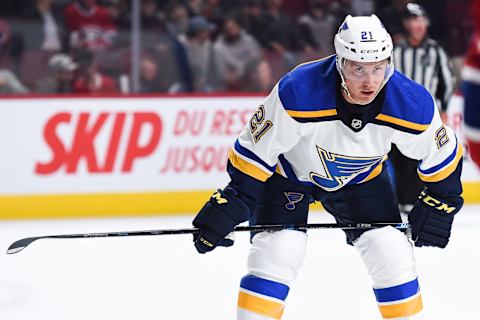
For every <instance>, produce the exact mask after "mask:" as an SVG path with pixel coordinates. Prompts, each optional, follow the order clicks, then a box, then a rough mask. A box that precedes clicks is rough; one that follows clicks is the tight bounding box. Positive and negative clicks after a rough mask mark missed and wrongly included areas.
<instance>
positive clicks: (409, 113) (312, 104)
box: [278, 55, 435, 134]
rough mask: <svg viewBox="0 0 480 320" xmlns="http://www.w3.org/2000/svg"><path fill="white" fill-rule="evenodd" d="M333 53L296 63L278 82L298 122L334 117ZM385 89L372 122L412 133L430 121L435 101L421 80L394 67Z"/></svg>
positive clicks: (334, 73) (336, 117) (416, 132)
mask: <svg viewBox="0 0 480 320" xmlns="http://www.w3.org/2000/svg"><path fill="white" fill-rule="evenodd" d="M335 59H336V56H335V55H333V56H330V57H327V58H325V59H321V60H317V61H313V62H308V63H304V64H301V65H299V66H298V67H296V68H295V69H293V70H292V71H290V72H289V73H287V74H286V75H285V76H284V77H283V78H282V79H281V80H280V82H279V86H278V95H279V98H280V100H281V101H282V104H283V107H284V108H285V110H286V111H287V113H288V114H289V115H290V116H292V118H294V119H295V120H297V121H299V122H318V121H326V120H337V119H338V116H337V108H336V94H335V92H336V90H337V77H338V72H337V69H336V66H335ZM384 90H386V97H385V102H384V104H383V106H382V110H381V112H380V114H379V115H377V117H376V118H375V121H374V123H376V124H379V125H386V126H389V127H392V128H395V129H398V130H401V131H406V132H410V133H414V134H418V133H422V132H423V131H425V130H426V129H427V128H428V126H429V125H430V123H431V121H432V118H433V114H434V108H435V105H434V102H433V99H432V97H431V95H430V94H429V93H428V91H427V90H426V89H425V88H424V87H422V86H421V85H420V84H418V83H416V82H414V81H412V80H410V79H408V78H407V77H405V76H404V75H403V74H401V73H400V72H398V71H395V72H394V74H393V75H392V77H391V78H390V80H389V81H388V83H387V85H386V86H385V88H384Z"/></svg>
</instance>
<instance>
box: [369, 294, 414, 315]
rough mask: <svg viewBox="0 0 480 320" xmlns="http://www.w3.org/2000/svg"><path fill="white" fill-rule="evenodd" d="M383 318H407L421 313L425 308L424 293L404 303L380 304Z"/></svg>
mask: <svg viewBox="0 0 480 320" xmlns="http://www.w3.org/2000/svg"><path fill="white" fill-rule="evenodd" d="M378 307H379V309H380V313H381V314H382V317H383V319H394V318H405V317H409V316H412V315H414V314H417V313H419V312H420V311H422V309H423V304H422V295H421V294H419V295H418V296H416V297H415V298H413V299H411V300H409V301H407V302H402V303H395V304H389V305H378Z"/></svg>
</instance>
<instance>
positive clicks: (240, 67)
mask: <svg viewBox="0 0 480 320" xmlns="http://www.w3.org/2000/svg"><path fill="white" fill-rule="evenodd" d="M214 52H215V58H216V62H217V70H218V75H219V80H220V81H221V83H222V87H223V88H224V89H226V90H238V89H239V88H240V82H241V79H242V78H243V76H244V74H245V67H246V65H247V64H248V63H250V61H252V60H253V59H258V58H259V57H260V56H261V54H262V53H261V50H260V46H259V45H258V43H257V41H256V40H255V38H253V37H252V36H251V35H249V34H248V33H246V32H245V31H244V30H242V29H241V28H240V25H239V24H238V22H237V21H236V20H235V19H234V18H232V17H230V18H227V19H226V20H225V21H224V23H223V30H222V33H221V34H220V35H219V37H218V38H217V41H216V42H215V45H214Z"/></svg>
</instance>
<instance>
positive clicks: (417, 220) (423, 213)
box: [409, 188, 463, 248]
mask: <svg viewBox="0 0 480 320" xmlns="http://www.w3.org/2000/svg"><path fill="white" fill-rule="evenodd" d="M462 206H463V198H462V197H461V196H453V197H449V198H448V199H442V198H440V197H437V196H435V197H433V196H431V195H429V194H428V189H427V188H425V189H423V191H422V192H421V193H420V196H419V197H418V200H417V203H416V204H415V206H414V207H413V209H412V211H411V212H410V214H409V220H410V224H411V225H412V238H413V240H414V241H415V246H416V247H422V246H427V247H439V248H445V247H446V246H447V244H448V240H449V239H450V232H451V229H452V223H453V217H454V215H455V214H456V213H457V212H458V211H459V210H460V208H461V207H462Z"/></svg>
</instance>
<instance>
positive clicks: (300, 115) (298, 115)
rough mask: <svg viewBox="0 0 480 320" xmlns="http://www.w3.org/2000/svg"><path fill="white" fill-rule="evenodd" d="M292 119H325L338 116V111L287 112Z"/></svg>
mask: <svg viewBox="0 0 480 320" xmlns="http://www.w3.org/2000/svg"><path fill="white" fill-rule="evenodd" d="M285 111H287V113H288V115H290V116H291V117H292V118H323V117H331V116H336V115H337V110H336V109H328V110H317V111H297V110H285Z"/></svg>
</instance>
